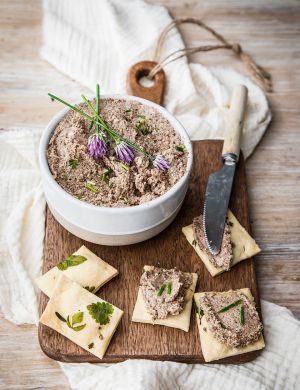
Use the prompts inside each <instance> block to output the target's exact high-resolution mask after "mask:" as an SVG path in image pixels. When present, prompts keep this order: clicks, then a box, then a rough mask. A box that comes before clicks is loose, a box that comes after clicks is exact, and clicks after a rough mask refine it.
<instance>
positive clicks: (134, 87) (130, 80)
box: [127, 61, 166, 105]
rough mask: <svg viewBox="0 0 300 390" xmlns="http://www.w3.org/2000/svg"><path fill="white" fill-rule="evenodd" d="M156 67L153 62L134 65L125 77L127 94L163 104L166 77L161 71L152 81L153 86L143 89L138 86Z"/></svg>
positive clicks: (141, 86)
mask: <svg viewBox="0 0 300 390" xmlns="http://www.w3.org/2000/svg"><path fill="white" fill-rule="evenodd" d="M155 65H157V62H154V61H140V62H138V63H136V64H134V65H133V66H132V67H131V68H130V69H129V71H128V75H127V92H128V94H129V95H133V96H139V97H142V98H144V99H147V100H150V101H151V102H154V103H156V104H160V105H162V104H163V99H164V92H165V85H166V75H165V72H164V71H163V70H162V69H161V70H160V71H159V72H158V73H157V74H156V75H155V77H154V79H153V83H154V84H153V85H151V86H149V87H144V86H143V85H141V84H140V79H141V78H142V77H145V76H148V74H149V73H150V72H151V70H152V69H153V68H154V67H155Z"/></svg>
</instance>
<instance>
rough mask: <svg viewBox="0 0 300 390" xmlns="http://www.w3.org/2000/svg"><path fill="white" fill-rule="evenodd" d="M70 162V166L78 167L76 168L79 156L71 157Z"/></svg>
mask: <svg viewBox="0 0 300 390" xmlns="http://www.w3.org/2000/svg"><path fill="white" fill-rule="evenodd" d="M68 164H69V167H70V168H72V169H76V168H77V165H78V159H77V158H71V159H70V160H69V161H68Z"/></svg>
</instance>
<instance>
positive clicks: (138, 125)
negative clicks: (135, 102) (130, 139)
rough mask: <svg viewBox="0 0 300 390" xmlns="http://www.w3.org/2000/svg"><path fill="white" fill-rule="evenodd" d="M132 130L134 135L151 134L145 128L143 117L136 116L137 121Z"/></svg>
mask: <svg viewBox="0 0 300 390" xmlns="http://www.w3.org/2000/svg"><path fill="white" fill-rule="evenodd" d="M134 130H135V131H136V133H140V132H142V133H143V134H144V135H147V134H149V133H151V131H150V130H149V128H148V127H147V126H146V118H145V115H138V120H137V123H136V125H135V127H134Z"/></svg>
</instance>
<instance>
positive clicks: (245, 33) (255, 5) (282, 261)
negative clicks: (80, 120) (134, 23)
mask: <svg viewBox="0 0 300 390" xmlns="http://www.w3.org/2000/svg"><path fill="white" fill-rule="evenodd" d="M148 2H149V3H155V4H161V5H165V6H166V7H168V9H169V11H170V13H171V14H172V15H173V16H175V17H183V16H193V17H198V18H201V19H203V20H204V21H205V22H206V23H208V24H209V25H211V26H212V27H214V28H215V29H217V30H218V31H220V32H221V33H223V34H224V35H225V36H226V37H227V38H228V39H230V40H232V41H233V42H240V43H241V44H242V46H243V47H244V48H245V49H246V50H247V52H249V53H250V54H251V55H252V56H253V57H254V59H255V60H256V61H257V62H258V63H259V64H261V65H262V66H264V67H266V68H267V70H269V71H270V72H271V74H272V77H273V85H274V92H273V93H272V94H270V95H269V96H268V98H269V101H270V104H271V108H272V112H273V122H272V124H271V126H270V127H269V129H268V131H267V133H266V135H265V136H264V138H263V140H262V141H261V143H260V145H259V146H258V147H257V149H256V150H255V153H254V154H253V156H252V157H251V158H250V159H248V161H247V163H246V171H247V181H248V191H249V204H250V221H251V227H252V233H253V236H254V237H255V239H256V240H257V241H258V243H259V245H260V246H261V248H262V252H261V253H260V254H259V255H258V256H257V257H256V269H257V276H258V283H259V286H260V292H261V297H262V298H264V299H267V300H269V301H272V302H274V303H277V304H279V305H283V306H286V307H288V308H289V309H291V310H292V311H293V313H294V314H295V315H296V316H297V317H298V318H300V300H299V281H300V267H299V262H300V244H299V236H300V212H299V209H300V186H299V181H300V162H299V150H300V138H299V123H300V107H299V105H300V103H299V102H300V57H299V52H300V40H299V36H300V2H299V1H297V0H285V1H282V0H272V1H269V0H243V1H237V0H214V1H211V0H201V1H195V0H185V1H178V0H148ZM0 21H1V23H0V53H1V61H0V74H1V77H0V87H1V94H0V119H1V128H2V129H5V130H8V129H10V128H12V127H15V126H17V127H24V126H27V127H37V126H39V127H43V126H45V124H46V123H48V121H49V119H50V118H51V116H52V115H54V114H55V113H56V112H57V111H58V110H59V109H60V108H61V107H60V106H59V105H58V104H56V103H53V104H49V99H48V98H47V92H48V91H51V90H52V91H53V89H55V92H56V93H57V94H58V95H59V96H61V97H63V98H66V99H70V97H73V96H78V92H82V93H87V94H88V93H89V92H90V91H89V90H88V89H87V88H84V87H83V86H81V85H80V84H78V83H76V82H75V81H74V80H71V79H70V78H68V77H67V76H65V75H63V74H62V73H60V72H58V71H57V70H56V69H55V68H53V67H52V66H51V65H49V64H48V63H47V62H45V61H43V59H42V58H41V57H40V55H39V49H40V45H41V31H42V30H41V21H42V12H41V2H40V1H39V0H27V1H23V0H1V2H0ZM182 33H183V36H184V39H185V41H186V43H187V44H188V45H190V46H191V45H193V46H196V45H200V44H201V45H203V44H205V45H206V44H207V45H208V44H212V43H213V42H212V40H211V37H209V36H208V35H207V34H206V33H204V32H202V31H199V29H197V28H193V27H192V26H185V27H184V28H183V29H182ZM190 59H191V60H193V61H194V62H200V63H202V64H204V65H224V66H229V67H234V68H236V69H239V70H240V71H241V72H243V73H245V68H244V67H243V66H242V65H241V64H240V63H239V62H238V61H237V60H236V59H235V57H234V56H233V55H230V54H229V53H228V52H227V51H225V50H224V51H223V50H220V51H216V52H214V53H211V54H207V55H203V54H201V55H200V54H199V55H193V56H192V57H191V58H190ZM166 72H167V68H166ZM0 318H1V321H0V350H1V354H0V378H1V381H0V388H1V389H4V390H8V389H13V390H15V389H22V390H23V389H33V388H35V389H46V388H47V389H49V388H51V389H56V390H58V389H59V390H63V389H70V387H69V385H68V383H67V381H66V378H65V376H64V374H63V373H62V372H61V370H60V369H59V367H58V365H57V363H56V362H55V361H53V360H51V359H48V358H47V357H46V356H45V355H44V354H43V353H42V351H41V349H40V346H39V344H38V341H37V334H36V333H37V332H36V327H35V326H21V327H18V326H16V325H14V324H11V323H9V322H8V321H6V320H5V319H4V317H3V315H2V314H1V313H0ZM16 343H17V344H16ZM16 346H18V347H19V349H16ZM20 351H22V357H23V358H20V356H21V355H20ZM23 351H24V352H23ZM12 364H13V367H14V370H15V372H17V373H18V375H15V374H14V373H12V371H11V367H12Z"/></svg>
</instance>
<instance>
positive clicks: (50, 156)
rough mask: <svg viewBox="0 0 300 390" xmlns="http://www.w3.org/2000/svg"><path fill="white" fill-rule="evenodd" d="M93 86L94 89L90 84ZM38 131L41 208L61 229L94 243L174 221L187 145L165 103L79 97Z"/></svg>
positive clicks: (117, 240) (150, 231)
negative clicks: (43, 206)
mask: <svg viewBox="0 0 300 390" xmlns="http://www.w3.org/2000/svg"><path fill="white" fill-rule="evenodd" d="M97 91H99V90H98V89H97ZM50 96H51V97H52V98H53V99H55V100H58V101H60V102H62V103H64V104H65V105H68V106H69V107H67V108H65V109H63V110H62V111H60V112H59V113H58V114H56V115H55V116H54V117H53V118H52V120H51V121H50V123H49V124H48V126H47V127H46V129H45V130H44V132H43V135H42V138H41V141H40V147H39V161H40V168H41V174H42V182H43V187H44V192H45V196H46V200H47V203H48V206H49V208H50V210H51V212H52V214H53V215H54V217H55V218H56V219H57V220H58V222H59V223H60V224H61V225H63V226H64V227H65V228H66V229H67V230H68V231H70V232H71V233H73V234H74V235H76V236H78V237H80V238H82V239H84V240H86V241H90V242H94V243H98V244H102V245H128V244H133V243H137V242H140V241H143V240H146V239H149V238H151V237H153V236H155V235H156V234H158V233H160V232H161V231H162V230H163V229H165V228H166V227H167V226H168V225H169V224H170V223H171V222H172V221H173V219H174V218H175V216H176V215H177V213H178V212H179V210H180V207H181V205H182V202H183V200H184V197H185V194H186V191H187V187H188V179H189V175H190V172H191V168H192V160H193V154H192V145H191V142H190V139H189V137H188V135H187V133H186V131H185V129H184V128H183V126H182V125H181V124H180V123H179V122H178V121H177V119H176V118H175V117H174V116H172V115H171V114H170V113H169V112H168V111H167V110H166V109H165V108H163V107H161V106H159V105H157V104H155V103H153V102H150V101H147V100H145V99H141V98H138V97H134V96H128V95H102V96H101V100H100V98H99V95H98V94H97V93H96V99H91V100H90V101H89V100H87V99H86V98H85V97H84V99H85V100H84V101H83V103H81V104H78V105H76V106H73V105H71V104H69V103H66V102H64V101H63V100H61V99H60V98H57V97H56V96H54V95H51V94H50Z"/></svg>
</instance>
